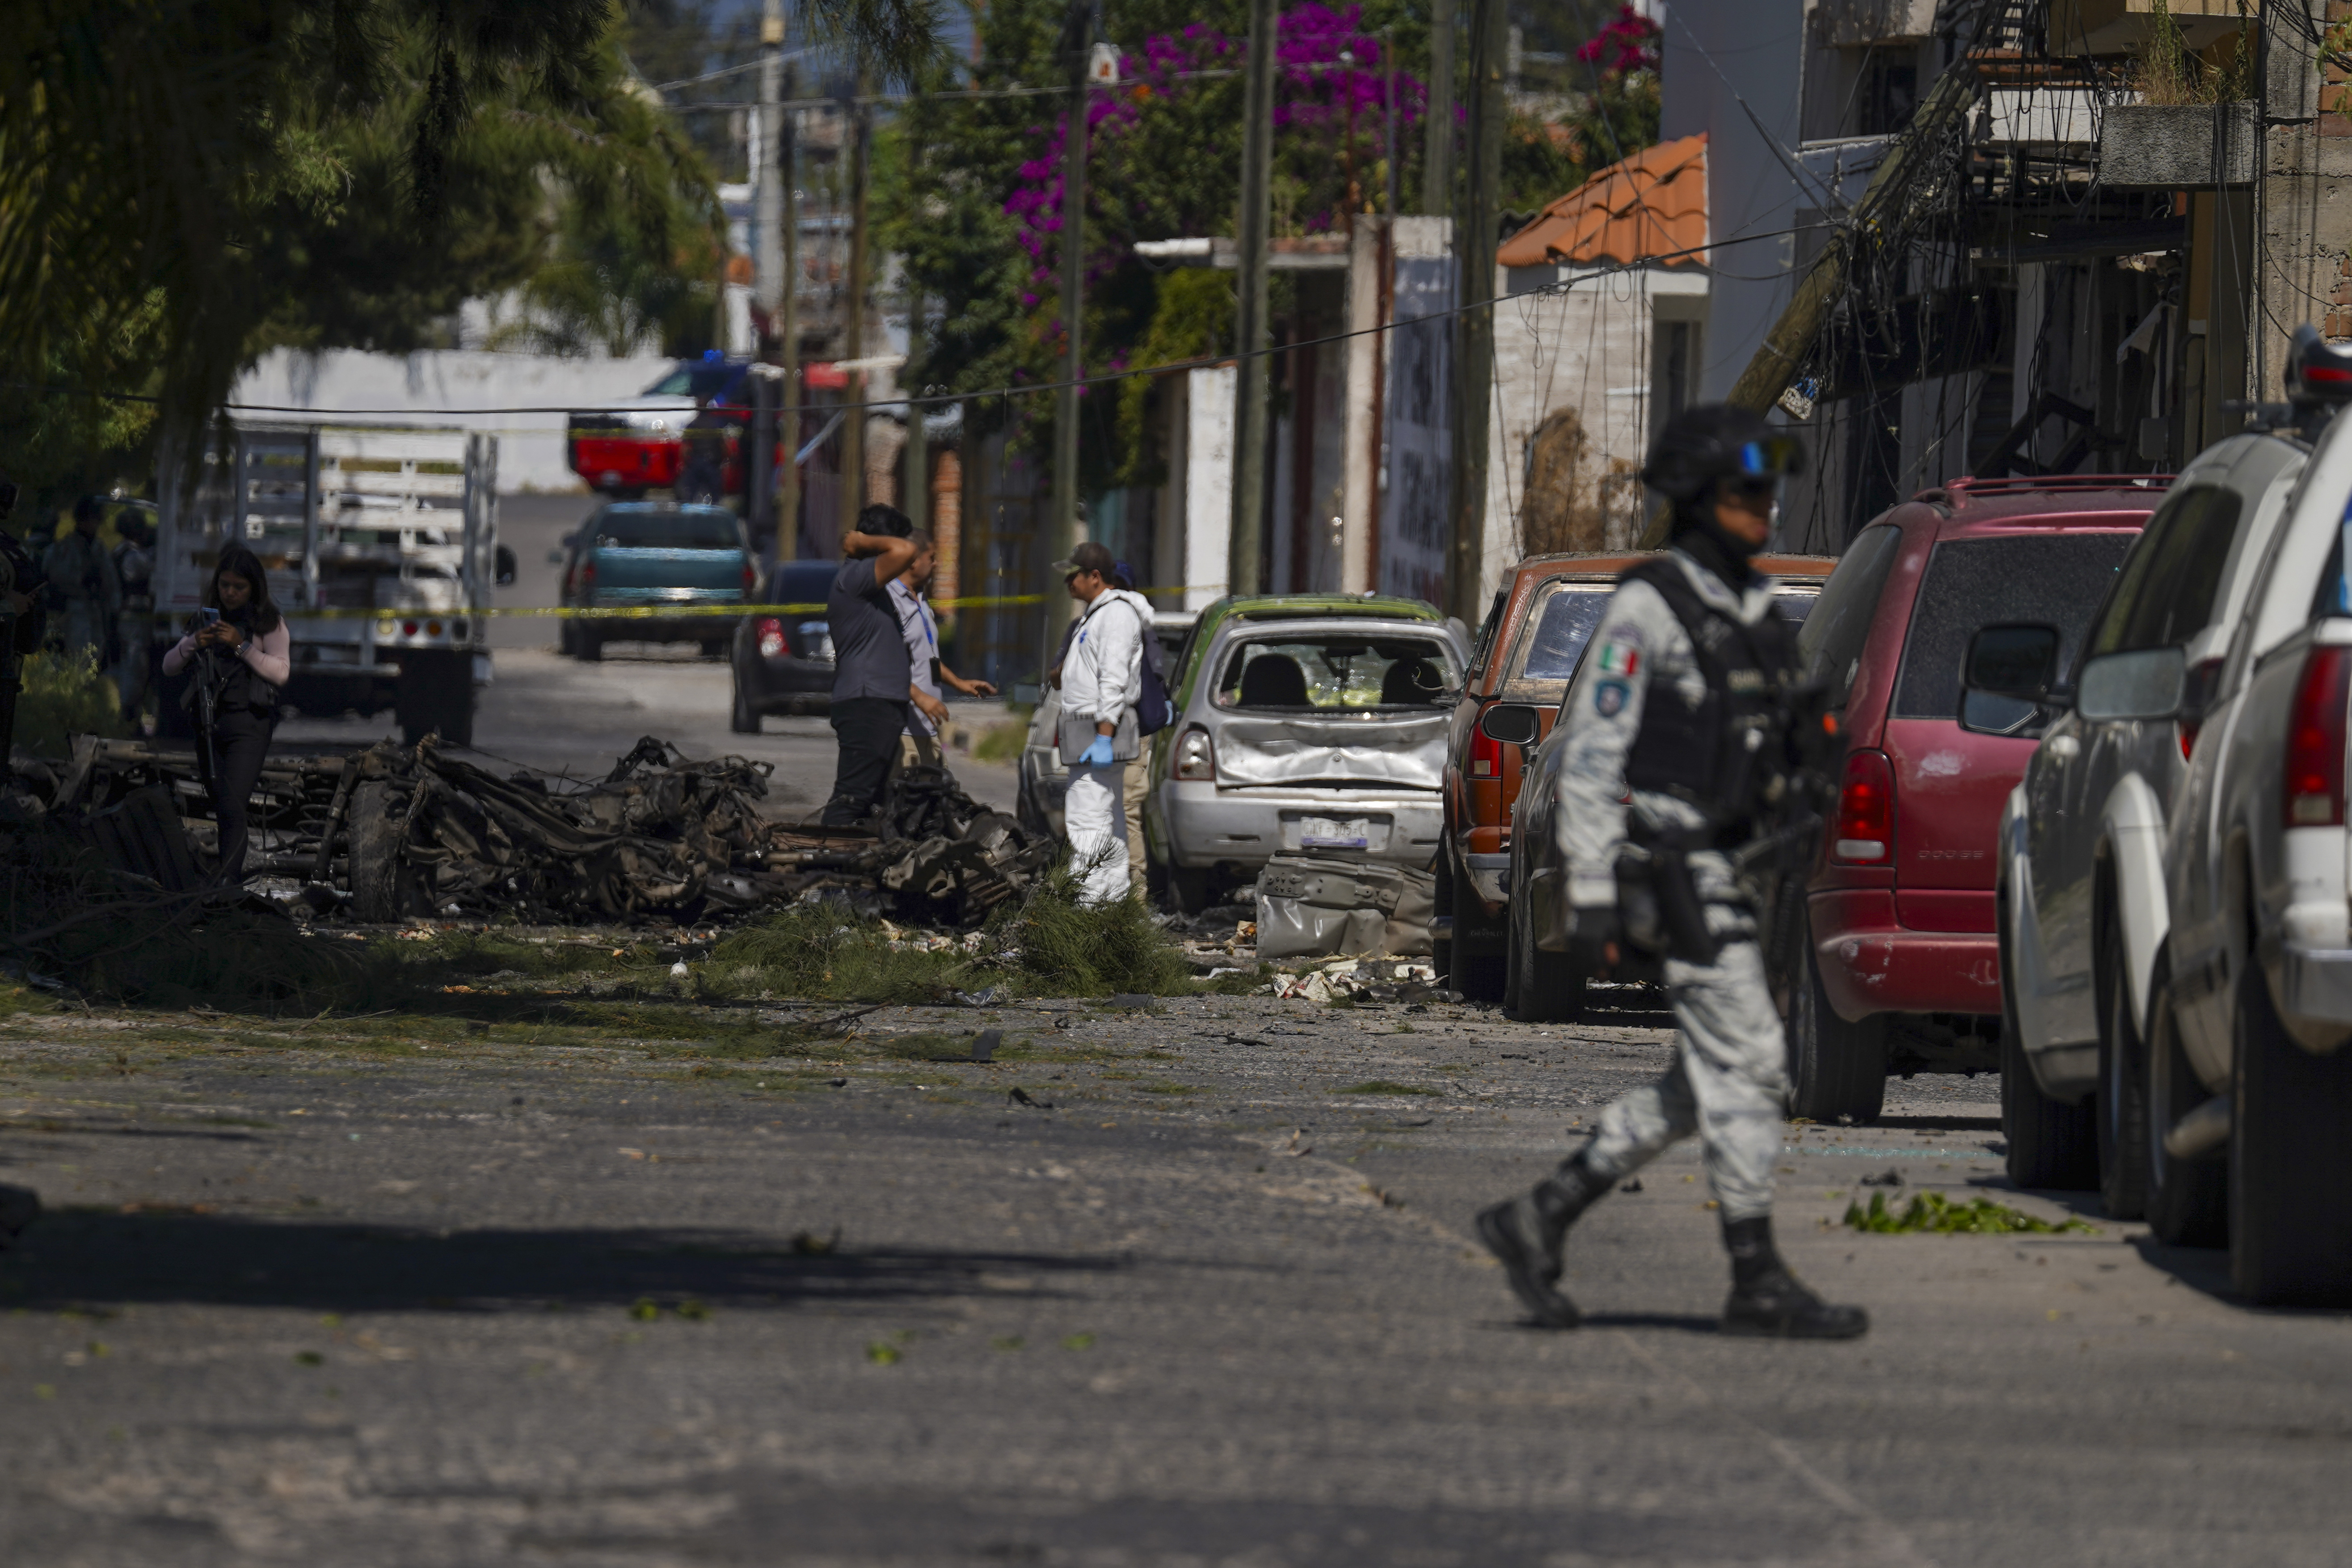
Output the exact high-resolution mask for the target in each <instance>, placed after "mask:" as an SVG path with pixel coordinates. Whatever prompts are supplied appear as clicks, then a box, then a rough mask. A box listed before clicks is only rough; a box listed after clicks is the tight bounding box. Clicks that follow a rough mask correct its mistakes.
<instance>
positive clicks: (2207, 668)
mask: <svg viewBox="0 0 2352 1568" xmlns="http://www.w3.org/2000/svg"><path fill="white" fill-rule="evenodd" d="M2220 678H2221V660H2220V659H2218V658H2209V659H2203V660H2200V662H2198V663H2197V664H2194V665H2191V666H2190V667H2189V684H2188V688H2187V689H2188V694H2189V695H2188V700H2186V701H2185V702H2183V703H2182V704H2181V712H2182V714H2183V715H2184V717H2182V718H2180V719H2179V720H2176V721H2174V724H2173V727H2174V728H2175V729H2176V730H2178V731H2179V732H2180V760H2181V761H2182V762H2184V763H2185V762H2187V761H2188V760H2189V752H2192V751H2194V750H2196V748H2197V731H2199V730H2200V729H2202V728H2203V727H2204V723H2205V705H2206V703H2207V702H2209V701H2210V700H2211V699H2212V695H2213V686H2214V683H2215V682H2216V681H2217V680H2218V679H2220ZM2191 713H2193V714H2195V715H2196V717H2195V718H2193V719H2192V718H2189V717H2186V716H2185V715H2188V714H2191Z"/></svg>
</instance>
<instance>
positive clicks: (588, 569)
mask: <svg viewBox="0 0 2352 1568" xmlns="http://www.w3.org/2000/svg"><path fill="white" fill-rule="evenodd" d="M580 591H581V592H582V593H583V594H593V593H594V592H595V591H596V563H594V562H593V561H583V562H582V563H580Z"/></svg>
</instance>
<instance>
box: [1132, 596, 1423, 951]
mask: <svg viewBox="0 0 2352 1568" xmlns="http://www.w3.org/2000/svg"><path fill="white" fill-rule="evenodd" d="M1335 597H1336V596H1324V595H1316V596H1313V597H1307V598H1302V599H1299V600H1284V599H1256V600H1244V601H1240V602H1232V601H1228V602H1227V603H1226V604H1224V605H1213V606H1211V608H1210V609H1209V610H1208V611H1205V612H1203V614H1202V625H1201V628H1200V629H1199V630H1198V631H1196V632H1195V634H1194V637H1193V640H1192V644H1191V645H1190V646H1189V647H1188V648H1187V650H1186V657H1185V658H1184V660H1183V664H1182V668H1181V672H1180V679H1179V680H1178V681H1177V683H1176V689H1175V690H1174V691H1173V692H1172V694H1171V695H1172V696H1173V697H1174V700H1175V703H1176V710H1177V717H1176V721H1175V722H1174V723H1173V724H1171V725H1170V726H1169V728H1168V730H1167V731H1166V732H1165V733H1164V734H1163V735H1162V736H1160V737H1159V743H1158V744H1157V745H1156V746H1155V747H1154V749H1153V752H1152V755H1151V775H1150V778H1151V789H1150V797H1149V799H1148V801H1147V803H1146V805H1145V807H1144V834H1145V837H1146V838H1147V840H1148V841H1149V843H1150V852H1151V857H1152V859H1153V860H1154V861H1155V862H1157V869H1158V871H1159V872H1160V875H1162V876H1164V877H1165V878H1166V880H1167V887H1168V891H1169V893H1170V895H1171V897H1172V899H1173V900H1174V901H1175V903H1176V904H1177V906H1178V907H1179V908H1180V909H1181V910H1185V911H1186V912H1188V913H1196V912H1198V911H1199V910H1202V909H1203V908H1205V907H1207V906H1208V905H1209V904H1210V903H1212V902H1213V901H1214V900H1216V898H1217V897H1218V896H1219V895H1220V894H1222V893H1223V892H1225V891H1227V890H1229V889H1234V888H1235V887H1237V886H1239V885H1241V884H1244V883H1247V882H1249V881H1251V880H1253V879H1255V877H1256V875H1257V873H1258V869H1259V868H1261V867H1262V866H1264V865H1265V862H1266V861H1267V860H1268V859H1270V858H1273V857H1274V856H1275V855H1276V854H1279V853H1283V852H1285V851H1288V852H1290V853H1294V854H1296V853H1298V852H1300V851H1302V850H1303V851H1307V852H1309V853H1315V854H1321V855H1332V856H1338V857H1340V858H1360V859H1365V860H1373V861H1384V862H1391V863H1394V864H1398V865H1403V866H1410V867H1412V868H1425V867H1427V866H1428V865H1429V863H1430V858H1431V857H1432V856H1433V855H1434V854H1435V853H1436V850H1437V844H1438V838H1439V836H1440V834H1441V833H1442V832H1443V831H1444V805H1443V796H1442V794H1441V791H1442V788H1443V784H1444V767H1445V730H1446V721H1447V715H1448V714H1449V712H1450V711H1451V710H1450V707H1449V706H1448V705H1449V704H1450V703H1451V702H1452V700H1453V698H1454V691H1455V689H1457V688H1458V687H1459V686H1460V685H1461V684H1462V671H1463V668H1464V667H1465V664H1466V663H1467V658H1468V647H1467V646H1466V638H1465V637H1464V636H1463V635H1462V630H1461V627H1460V626H1459V625H1458V624H1456V623H1451V622H1447V621H1444V620H1441V619H1440V618H1439V617H1438V615H1437V612H1436V611H1435V610H1434V609H1433V608H1432V607H1431V606H1429V605H1423V604H1421V603H1419V602H1417V601H1412V600H1399V599H1366V600H1357V601H1354V602H1352V604H1350V603H1349V602H1348V601H1344V600H1343V601H1339V602H1338V603H1335V602H1334V598H1335Z"/></svg>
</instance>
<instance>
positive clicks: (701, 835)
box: [20, 736, 1057, 926]
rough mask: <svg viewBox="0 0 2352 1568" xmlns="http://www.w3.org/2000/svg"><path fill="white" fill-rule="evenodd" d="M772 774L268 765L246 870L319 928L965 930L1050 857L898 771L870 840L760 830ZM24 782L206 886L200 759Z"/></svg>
mask: <svg viewBox="0 0 2352 1568" xmlns="http://www.w3.org/2000/svg"><path fill="white" fill-rule="evenodd" d="M769 771H770V770H769V766H768V764H767V763H753V762H749V761H746V760H745V759H743V758H741V757H733V756H729V757H720V758H717V759H714V760H711V761H708V762H689V761H688V760H686V759H685V758H684V757H683V756H682V755H681V754H680V753H679V752H677V748H676V747H674V746H671V745H669V744H667V742H661V741H658V740H656V739H654V738H652V737H650V736H648V737H646V739H644V740H641V741H639V742H637V744H636V746H635V748H634V749H632V750H631V751H630V752H628V753H627V754H626V755H625V756H623V757H621V758H620V759H618V760H617V761H616V762H615V763H614V766H613V768H612V770H611V771H610V772H609V773H607V774H606V775H605V776H604V778H602V779H598V780H594V781H593V782H590V783H586V784H583V783H580V782H578V781H576V780H568V779H562V778H555V777H551V776H549V775H547V774H544V773H536V772H533V771H531V770H530V769H521V768H518V769H513V770H511V771H509V772H505V773H499V772H494V771H492V770H490V769H488V768H486V767H483V766H480V765H478V764H477V763H471V762H467V761H464V760H462V759H460V758H457V757H455V756H451V755H449V754H448V753H447V752H445V751H444V750H443V749H442V748H441V747H440V746H439V745H438V744H437V743H436V742H435V741H434V740H432V739H431V738H427V739H426V740H425V742H422V743H420V744H418V745H415V746H403V745H399V744H396V743H394V742H389V741H387V742H383V743H381V744H378V745H375V746H372V747H369V748H368V749H366V750H364V751H361V752H352V753H350V754H348V755H345V756H331V755H329V756H302V755H294V754H279V755H274V756H272V757H271V758H270V759H269V763H268V766H267V767H266V768H265V770H264V772H263V773H262V777H261V779H260V781H259V783H258V784H257V785H256V788H255V793H254V816H253V833H254V844H255V848H254V853H253V856H252V859H251V866H252V868H253V870H254V871H255V873H256V874H257V875H258V876H261V877H264V878H282V879H290V880H292V881H295V882H298V883H299V884H301V890H302V895H303V897H304V898H305V899H306V900H308V901H309V902H310V904H311V906H312V907H313V908H314V909H317V910H320V911H322V912H324V911H326V910H335V909H339V908H340V909H341V910H342V911H343V912H344V913H346V914H347V915H348V916H350V917H351V918H353V919H356V920H358V921H363V922H371V923H373V922H384V921H398V920H403V919H407V918H411V917H436V918H444V919H457V918H465V919H483V918H499V919H517V920H526V921H544V922H565V921H597V922H605V921H643V920H655V919H660V920H677V921H699V920H705V919H709V918H714V917H721V916H725V915H727V914H729V913H749V912H751V911H754V910H759V909H761V908H768V907H775V906H778V905H781V904H784V903H788V902H791V901H792V900H795V899H797V898H799V897H800V896H801V895H802V894H803V893H805V892H807V891H809V890H810V889H824V888H839V889H848V890H851V891H863V892H866V893H869V894H872V895H875V896H876V897H877V901H878V902H880V903H881V904H882V905H884V906H885V907H888V908H892V909H895V910H896V912H897V913H898V914H899V915H901V916H902V917H904V918H906V919H908V920H912V921H921V922H923V923H926V924H933V925H957V926H971V925H977V924H979V923H980V922H981V921H984V920H985V919H986V918H987V917H988V914H989V912H990V911H991V910H993V909H995V908H996V907H997V906H998V905H1000V904H1002V903H1003V902H1004V901H1005V900H1008V899H1012V898H1013V897H1016V896H1017V895H1018V894H1019V893H1020V892H1021V891H1022V890H1023V889H1024V888H1025V887H1026V886H1027V885H1028V883H1029V882H1030V880H1031V879H1033V878H1034V877H1035V876H1036V875H1037V874H1038V873H1039V872H1040V871H1042V870H1043V869H1045V867H1047V866H1048V865H1050V864H1051V863H1052V862H1053V860H1054V858H1055V854H1056V852H1057V847H1056V846H1055V844H1054V843H1053V842H1052V841H1051V840H1049V839H1045V838H1043V837H1038V836H1036V835H1034V834H1031V833H1029V832H1027V831H1026V830H1024V828H1023V827H1022V826H1020V825H1019V823H1017V822H1016V821H1014V820H1013V818H1012V817H1011V816H1006V815H1004V814H1003V813H1001V812H994V811H990V810H987V809H985V808H984V807H982V806H980V805H977V804H975V803H974V802H973V801H972V800H971V797H970V796H968V795H965V794H964V793H963V791H962V789H961V787H959V786H958V785H957V784H956V782H955V780H954V778H953V777H952V776H951V775H950V774H949V773H946V772H945V771H944V770H942V769H938V768H913V769H908V770H907V771H906V772H904V773H901V774H900V775H899V776H898V779H897V780H895V781H894V782H893V784H892V786H891V789H890V792H889V795H888V796H887V799H886V801H885V804H884V807H883V810H882V812H881V814H880V816H879V817H878V819H877V826H876V829H875V830H874V831H872V832H851V831H845V830H840V829H834V830H824V829H817V828H814V827H808V828H803V827H800V826H793V825H790V824H785V823H780V822H777V821H774V820H772V819H771V818H769V817H766V816H762V815H761V811H760V808H759V803H760V802H761V800H763V799H764V798H765V797H766V795H767V793H768V774H769ZM20 779H21V782H22V783H23V784H25V785H26V787H28V788H29V789H30V790H31V791H32V793H33V794H34V795H35V797H36V798H37V799H38V798H40V797H43V796H46V800H45V802H44V805H45V807H46V814H47V816H48V817H49V818H50V819H51V821H52V822H53V823H54V824H55V825H56V826H58V827H61V828H64V829H66V830H67V831H68V832H71V833H73V834H75V835H76V836H77V837H80V838H81V839H82V840H83V841H84V842H85V843H87V844H88V845H89V847H91V848H92V849H93V850H95V851H96V852H97V853H98V854H100V856H101V857H102V858H104V859H106V860H107V861H108V862H109V863H110V865H111V866H113V867H114V868H116V869H117V870H119V871H121V872H125V873H128V874H130V875H132V876H135V877H138V878H142V879H146V880H149V881H152V882H153V883H155V884H157V885H158V886H160V887H162V888H163V889H166V890H168V891H182V890H186V889H190V888H193V887H194V886H196V885H199V884H201V882H202V881H203V879H205V876H206V874H207V870H208V866H209V861H210V850H211V846H210V843H209V838H210V835H211V830H212V824H211V823H210V821H209V820H208V818H209V813H210V804H209V800H208V798H207V796H206V794H205V791H204V790H203V789H202V788H201V787H200V785H199V784H198V782H197V778H196V770H195V762H194V757H193V756H192V755H191V754H189V753H186V752H172V751H164V750H160V749H158V748H156V747H154V746H152V745H148V744H146V743H144V742H125V741H103V740H99V739H96V738H94V737H83V738H81V739H79V741H78V742H76V746H75V751H74V755H73V757H72V758H71V760H70V761H69V762H67V763H37V764H34V765H33V766H31V767H30V768H27V769H25V770H22V771H21V773H20Z"/></svg>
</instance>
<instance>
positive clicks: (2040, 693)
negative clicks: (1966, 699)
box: [1961, 625, 2059, 702]
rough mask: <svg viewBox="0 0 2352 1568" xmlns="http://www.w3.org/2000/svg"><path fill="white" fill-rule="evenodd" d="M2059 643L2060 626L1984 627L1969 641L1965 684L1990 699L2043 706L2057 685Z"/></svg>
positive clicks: (1963, 679) (1962, 681)
mask: <svg viewBox="0 0 2352 1568" xmlns="http://www.w3.org/2000/svg"><path fill="white" fill-rule="evenodd" d="M2058 641H2059V639H2058V628H2057V627H2056V626H2034V625H2020V626H1984V627H1980V628H1979V630H1978V632H1977V635H1976V636H1974V637H1970V638H1969V661H1968V664H1967V666H1966V667H1965V669H1966V673H1965V674H1964V675H1963V677H1962V679H1961V684H1962V685H1964V686H1966V687H1967V688H1968V689H1969V690H1971V691H1981V692H1985V693H1987V694H1988V695H1990V696H1994V697H2011V698H2015V699H2016V700H2019V701H2021V702H2040V701H2042V700H2043V699H2045V698H2047V697H2048V696H2049V695H2050V693H2051V688H2053V686H2055V685H2056V684H2057V679H2058Z"/></svg>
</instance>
